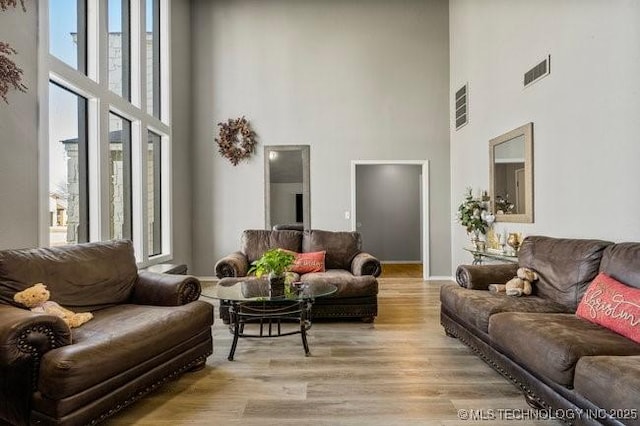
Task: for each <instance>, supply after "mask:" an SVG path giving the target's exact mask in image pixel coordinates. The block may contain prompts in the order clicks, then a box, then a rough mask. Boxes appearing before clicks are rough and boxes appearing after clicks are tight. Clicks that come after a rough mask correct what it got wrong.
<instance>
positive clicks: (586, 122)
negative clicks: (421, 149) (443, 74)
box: [450, 0, 640, 268]
mask: <svg viewBox="0 0 640 426" xmlns="http://www.w3.org/2000/svg"><path fill="white" fill-rule="evenodd" d="M639 22H640V2H637V1H628V0H627V1H625V0H619V1H610V0H589V1H583V0H563V1H561V2H558V1H555V0H538V1H517V2H515V1H507V0H487V1H482V2H479V1H476V0H451V2H450V27H451V28H450V34H451V41H450V43H451V87H450V93H454V90H455V89H456V88H459V87H460V86H461V85H462V84H464V83H465V82H469V109H470V110H469V124H467V125H466V126H465V127H463V128H462V129H460V130H459V131H452V132H451V174H452V184H451V191H452V192H451V200H452V201H451V211H455V209H456V208H457V206H458V204H460V202H461V201H462V199H463V196H464V189H465V187H467V186H472V187H473V188H475V189H476V190H479V189H480V188H483V189H488V186H489V140H490V139H491V138H495V137H496V136H499V135H501V134H503V133H505V132H507V131H509V130H512V129H514V128H516V127H518V126H522V125H523V124H526V123H528V122H533V139H534V141H533V157H534V158H533V169H534V170H533V173H534V185H533V187H534V197H535V200H534V218H535V222H534V223H532V224H517V223H498V224H496V229H498V231H499V232H503V231H508V232H522V233H523V234H528V235H532V234H533V235H549V236H558V237H571V238H573V237H580V238H601V239H605V240H609V241H640V215H639V214H638V212H639V211H640V198H639V197H638V182H640V167H638V160H639V159H640V143H639V139H640V120H638V113H639V112H640V97H639V96H638V94H640V79H638V76H639V75H640V49H639V48H638V46H639V45H640V25H638V23H639ZM569 28H570V30H568V29H569ZM547 55H551V74H550V75H549V76H547V77H545V78H543V79H541V80H540V81H538V82H536V83H535V84H533V85H531V86H529V87H527V88H526V89H524V88H523V75H524V73H525V72H526V71H527V70H529V69H530V68H531V67H532V66H533V65H535V64H537V63H539V62H540V61H541V60H542V59H544V58H545V57H547ZM450 111H451V114H452V116H453V105H451V106H450ZM452 227H453V238H452V268H455V266H457V265H458V264H460V263H469V262H470V261H471V260H472V259H471V256H470V255H469V254H468V253H465V252H463V250H462V246H463V245H465V244H468V237H467V236H466V235H465V232H464V230H463V228H462V226H460V225H459V224H457V223H456V224H453V225H452Z"/></svg>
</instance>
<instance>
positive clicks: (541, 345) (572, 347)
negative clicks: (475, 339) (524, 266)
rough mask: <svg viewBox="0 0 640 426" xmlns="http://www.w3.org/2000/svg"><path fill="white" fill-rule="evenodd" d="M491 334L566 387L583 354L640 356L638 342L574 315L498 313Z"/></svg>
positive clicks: (513, 354)
mask: <svg viewBox="0 0 640 426" xmlns="http://www.w3.org/2000/svg"><path fill="white" fill-rule="evenodd" d="M489 337H490V339H491V342H492V343H493V344H495V346H497V347H498V348H499V349H500V350H501V351H503V352H505V353H506V354H508V355H510V356H511V357H512V359H513V360H514V361H515V362H517V363H519V364H521V365H522V366H524V367H525V368H526V369H527V370H529V371H531V372H533V373H534V374H536V375H538V376H543V377H547V378H548V379H549V380H552V381H554V382H556V383H559V384H561V385H564V386H567V387H572V386H573V375H574V370H575V366H576V363H577V362H578V360H579V359H580V358H581V357H583V356H593V355H640V345H638V344H637V343H635V342H633V341H631V340H629V339H627V338H625V337H622V336H620V335H619V334H616V333H614V332H612V331H610V330H607V329H606V328H604V327H600V326H599V325H596V324H593V323H591V322H589V321H585V320H583V319H581V318H578V317H577V316H575V315H573V314H530V313H510V312H508V313H500V314H495V315H492V316H491V318H490V319H489Z"/></svg>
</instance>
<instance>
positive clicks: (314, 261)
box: [291, 251, 327, 274]
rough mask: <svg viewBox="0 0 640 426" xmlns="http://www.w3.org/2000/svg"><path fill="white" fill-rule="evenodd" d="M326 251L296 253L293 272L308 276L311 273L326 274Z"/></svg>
mask: <svg viewBox="0 0 640 426" xmlns="http://www.w3.org/2000/svg"><path fill="white" fill-rule="evenodd" d="M326 253H327V252H326V251H313V252H309V253H295V255H296V260H295V262H294V263H293V266H291V272H296V273H298V274H308V273H310V272H324V256H325V254H326Z"/></svg>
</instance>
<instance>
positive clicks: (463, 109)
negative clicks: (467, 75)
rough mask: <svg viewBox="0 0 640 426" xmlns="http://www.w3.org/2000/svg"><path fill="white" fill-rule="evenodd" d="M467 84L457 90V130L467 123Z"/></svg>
mask: <svg viewBox="0 0 640 426" xmlns="http://www.w3.org/2000/svg"><path fill="white" fill-rule="evenodd" d="M467 86H468V84H465V85H464V86H462V87H461V88H460V89H459V90H458V91H457V92H456V130H458V129H459V128H461V127H462V126H464V125H465V124H467V122H468V121H469V120H468V111H467V94H468V93H467Z"/></svg>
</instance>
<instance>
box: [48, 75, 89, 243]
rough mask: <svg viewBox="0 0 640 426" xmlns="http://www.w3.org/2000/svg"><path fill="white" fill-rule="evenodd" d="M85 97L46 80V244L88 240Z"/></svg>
mask: <svg viewBox="0 0 640 426" xmlns="http://www.w3.org/2000/svg"><path fill="white" fill-rule="evenodd" d="M87 175H88V173H87V100H86V99H85V98H83V97H81V96H78V95H76V94H75V93H73V92H70V91H68V90H66V89H63V88H62V87H60V86H58V85H56V84H54V83H49V226H50V228H49V244H50V245H52V246H60V245H66V244H75V243H82V242H87V241H89V202H88V196H87Z"/></svg>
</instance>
